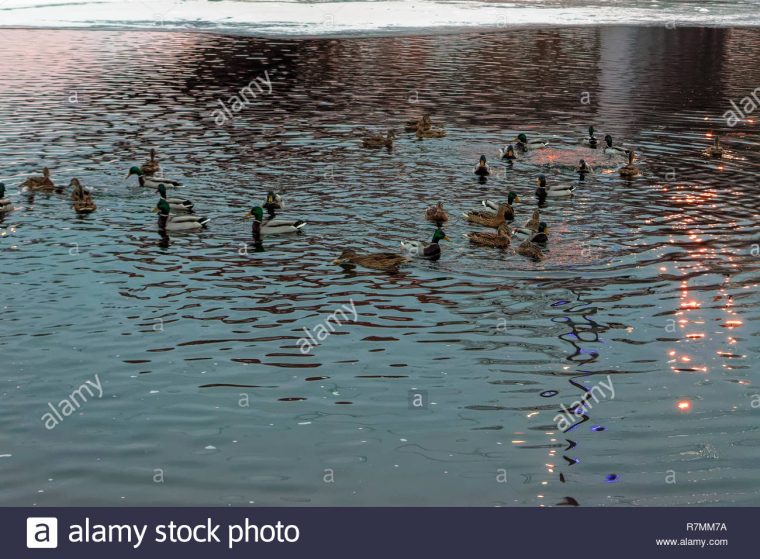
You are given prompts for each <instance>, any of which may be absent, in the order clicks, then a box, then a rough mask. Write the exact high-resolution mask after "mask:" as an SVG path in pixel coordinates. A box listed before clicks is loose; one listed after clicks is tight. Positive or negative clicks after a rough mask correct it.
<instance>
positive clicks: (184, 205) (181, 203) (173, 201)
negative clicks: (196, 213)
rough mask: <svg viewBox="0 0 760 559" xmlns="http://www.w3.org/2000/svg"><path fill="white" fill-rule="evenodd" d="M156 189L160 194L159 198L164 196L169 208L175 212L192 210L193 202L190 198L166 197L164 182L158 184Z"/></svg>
mask: <svg viewBox="0 0 760 559" xmlns="http://www.w3.org/2000/svg"><path fill="white" fill-rule="evenodd" d="M156 191H157V192H158V193H159V194H160V195H161V198H164V199H165V200H166V201H167V202H168V203H169V208H170V209H172V210H174V211H175V212H191V211H193V207H194V206H195V204H193V203H192V202H191V201H190V200H185V199H184V198H168V197H167V196H166V185H165V184H164V183H161V184H159V185H158V188H156Z"/></svg>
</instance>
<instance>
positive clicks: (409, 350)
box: [0, 26, 760, 506]
mask: <svg viewBox="0 0 760 559" xmlns="http://www.w3.org/2000/svg"><path fill="white" fill-rule="evenodd" d="M759 55H760V33H759V32H758V31H755V30H752V29H740V28H734V29H715V28H713V29H710V28H680V27H676V28H675V29H669V28H666V27H633V26H627V27H626V26H622V27H604V28H594V27H585V28H571V27H569V28H558V29H551V30H538V29H535V30H526V29H523V30H506V31H500V32H498V33H460V34H455V35H445V36H435V35H433V36H409V37H375V38H364V39H360V38H342V39H335V38H324V39H317V38H314V39H283V38H280V39H263V38H251V37H232V36H218V35H211V34H199V33H184V32H173V33H167V32H139V31H130V32H117V31H103V30H100V31H93V30H89V31H87V30H22V29H19V30H4V31H2V32H0V161H2V167H1V168H0V181H3V182H5V183H6V185H8V192H7V195H8V196H9V197H10V198H11V200H12V201H13V204H14V206H15V207H16V211H14V212H13V213H11V214H9V215H7V216H6V217H4V218H3V220H2V222H0V247H1V248H2V250H1V251H0V296H1V297H2V304H1V306H2V315H1V321H0V348H1V349H0V351H2V353H3V358H2V365H0V368H1V369H2V375H1V376H0V379H1V380H2V386H1V387H0V402H1V404H2V405H0V472H2V477H3V480H4V483H3V484H2V486H1V487H0V503H2V504H4V505H39V506H43V505H152V504H165V505H219V506H225V505H233V506H238V505H243V506H247V505H249V504H256V505H402V506H405V505H476V506H493V505H506V506H543V505H546V506H553V505H556V504H560V503H567V502H577V503H579V504H581V505H584V506H616V505H618V506H619V505H697V504H715V505H758V503H759V502H760V495H759V494H758V491H760V485H759V484H758V470H757V460H758V457H760V438H759V437H758V413H760V409H758V406H759V405H760V404H758V403H757V401H758V400H759V399H760V398H759V397H758V396H756V394H757V392H758V391H757V388H756V385H755V383H756V381H755V380H754V379H753V377H752V375H753V374H755V373H756V372H757V369H756V366H755V365H753V363H755V364H756V363H757V361H756V360H757V359H758V357H760V355H759V353H760V352H759V351H758V350H759V348H760V344H759V343H758V337H759V336H760V328H759V327H758V324H760V322H758V320H757V319H758V317H759V313H758V303H760V300H759V297H758V290H757V284H758V280H759V279H760V256H758V250H757V245H756V243H758V242H759V240H758V235H757V226H758V203H757V200H758V194H759V193H760V192H759V189H758V188H759V187H758V185H757V179H756V177H757V173H758V169H760V148H759V144H758V140H759V138H758V124H757V122H756V119H757V118H758V117H759V116H760V109H758V110H757V111H756V112H755V113H754V114H746V115H744V117H745V118H742V120H741V122H740V123H739V124H737V125H736V126H733V127H729V126H728V125H727V123H726V119H725V118H724V113H725V112H726V111H727V110H730V109H731V108H732V105H731V101H732V100H734V101H735V102H737V103H739V102H740V100H741V99H742V97H744V96H746V95H748V94H750V92H752V91H753V89H755V88H757V87H758V86H760V67H759V66H758V65H757V60H758V56H759ZM264 76H269V77H270V78H271V92H270V91H269V90H268V89H266V88H265V89H264V92H263V93H262V92H260V93H259V95H258V97H257V98H256V99H255V100H254V101H253V102H251V103H249V104H248V105H247V106H245V107H243V108H242V109H241V110H240V111H239V112H238V113H236V114H234V115H233V118H232V119H231V120H230V121H229V122H227V123H226V124H225V125H223V126H217V125H216V124H215V122H214V117H213V114H214V113H213V111H214V110H215V109H216V108H219V106H220V105H219V102H220V100H222V101H224V100H227V99H228V98H229V97H230V96H232V95H234V94H236V93H237V92H238V91H239V90H240V88H242V87H244V86H245V85H246V84H248V83H249V81H250V80H252V79H254V78H256V77H264ZM425 112H429V113H431V114H432V116H433V119H434V121H436V122H438V123H441V124H443V125H444V126H445V128H446V130H447V131H448V136H447V137H446V138H443V139H438V140H426V141H421V142H420V141H416V140H414V138H413V137H412V136H411V135H410V134H404V133H401V131H402V130H403V124H404V122H405V121H406V119H408V118H413V117H416V116H418V115H420V114H422V113H425ZM589 124H593V125H594V126H595V127H596V129H597V130H598V135H599V136H600V137H601V136H603V135H604V134H606V133H610V134H611V135H612V136H613V137H614V138H615V142H623V143H625V144H626V145H629V146H633V147H635V148H636V149H637V151H638V153H639V155H640V160H639V162H638V164H639V165H640V168H641V171H642V176H640V177H638V178H636V179H634V180H632V181H625V180H623V179H621V178H620V177H619V176H618V174H617V173H616V172H615V167H616V165H617V164H618V163H617V162H615V161H610V160H609V159H608V158H606V157H603V156H602V155H601V154H600V153H599V152H598V151H592V150H589V149H587V148H584V147H582V146H580V145H579V144H578V140H579V139H580V138H581V137H582V136H584V135H585V131H586V128H587V126H588V125H589ZM388 127H393V128H395V129H396V130H398V131H399V132H400V134H399V139H398V140H397V142H396V145H395V147H394V148H393V149H392V150H391V151H387V150H378V151H374V150H364V149H362V148H361V146H360V144H361V141H360V138H361V136H362V134H363V133H364V132H365V131H367V130H371V131H384V130H385V129H387V128H388ZM518 132H526V133H527V134H528V135H529V136H531V137H541V138H544V139H547V140H548V141H549V143H550V147H549V148H547V149H546V150H542V151H540V152H535V153H534V154H532V155H530V156H529V157H527V158H525V159H523V160H520V161H518V162H517V163H516V164H515V165H514V167H513V168H511V169H508V168H506V167H505V166H503V165H501V164H500V163H499V162H498V161H497V159H498V157H497V155H498V154H497V149H498V148H499V147H501V146H503V145H504V143H505V141H507V140H508V139H510V138H512V137H514V135H515V134H516V133H518ZM714 133H720V134H721V137H722V140H723V143H724V145H725V146H726V148H727V150H728V152H727V154H726V156H725V157H724V158H723V159H721V160H711V159H706V158H705V157H704V156H703V155H702V150H703V149H704V148H705V147H706V146H707V145H709V144H710V142H711V136H712V134H714ZM151 147H155V148H156V149H157V150H158V156H159V159H160V161H161V164H162V166H163V168H164V170H165V172H166V174H167V175H170V176H173V177H176V178H181V179H182V180H183V182H184V188H182V189H178V192H179V193H180V195H181V196H184V197H187V198H189V199H191V200H192V201H193V202H194V203H195V205H196V211H197V213H198V214H201V215H207V216H209V217H210V218H211V222H210V223H209V225H208V228H207V229H206V230H204V231H202V232H200V233H185V234H172V235H171V238H170V239H166V238H162V237H161V236H160V235H159V234H158V232H157V231H156V222H155V215H154V214H152V213H150V209H151V208H152V207H153V205H154V204H155V200H156V195H155V194H154V193H153V192H152V191H150V190H149V189H141V188H139V187H136V186H135V182H133V181H125V180H124V175H125V174H126V171H127V169H128V168H129V167H130V166H131V165H133V164H140V163H142V162H144V161H145V160H146V159H147V152H148V150H149V148H151ZM481 154H486V155H487V156H488V157H489V159H490V160H491V163H492V165H493V167H494V169H495V171H496V172H495V174H494V175H493V176H492V177H491V178H490V179H489V180H488V182H487V183H485V184H480V183H478V182H477V181H476V180H475V178H474V176H473V175H472V166H473V165H474V163H475V162H476V160H477V158H478V157H479V156H480V155H481ZM580 157H585V158H587V159H588V160H589V161H590V162H591V164H592V165H593V166H594V167H595V169H596V171H597V172H596V173H595V174H593V175H590V176H588V177H586V179H585V181H583V182H582V183H579V181H578V179H577V177H576V176H575V175H574V174H573V173H571V172H569V171H568V170H567V166H569V165H571V164H574V163H575V162H577V160H578V159H579V158H580ZM42 166H48V167H49V168H50V169H51V172H52V176H53V179H54V180H56V181H57V182H58V183H61V184H68V182H69V180H70V178H72V177H78V178H79V179H80V180H81V181H82V183H83V184H84V185H85V186H88V187H90V188H92V189H93V196H94V198H95V201H96V203H97V204H98V209H97V211H96V212H95V213H93V214H90V215H89V216H87V217H77V216H76V215H75V214H74V212H73V210H72V209H71V207H70V203H69V201H68V197H67V196H66V195H60V194H50V195H39V194H38V195H36V196H30V195H28V194H26V193H21V192H19V189H18V185H19V184H20V183H21V182H22V181H23V179H24V178H25V177H26V176H28V175H29V174H39V172H40V170H41V167H42ZM539 172H543V173H545V174H546V175H547V176H548V180H549V181H550V182H551V183H560V182H563V183H571V182H572V183H578V189H577V191H576V195H575V196H573V197H572V198H567V199H559V200H555V199H552V200H550V201H549V203H548V205H547V207H546V208H544V209H543V210H542V212H543V213H542V219H544V220H545V221H546V222H547V223H548V224H549V225H550V227H551V231H550V242H549V248H548V252H547V257H546V259H545V260H544V261H543V262H541V263H534V262H532V261H529V260H527V259H525V258H523V257H521V256H519V255H517V254H515V253H514V250H508V251H506V252H501V251H497V250H489V249H484V248H476V247H472V246H470V245H469V244H468V243H467V241H466V239H464V238H463V234H464V233H466V232H467V231H470V230H473V228H472V227H470V226H469V225H468V224H466V223H465V222H464V221H463V220H462V219H461V217H460V215H461V212H462V211H464V210H467V209H470V208H474V207H477V206H478V205H479V203H480V201H481V200H482V199H484V198H493V199H502V198H505V197H506V193H507V191H509V190H514V191H516V192H517V193H518V194H520V195H521V197H522V203H521V204H517V205H516V211H517V216H518V217H517V219H518V221H520V222H522V221H525V220H527V219H528V217H529V216H530V212H531V211H532V208H533V207H534V205H535V202H534V199H533V196H532V192H533V189H534V179H535V176H536V175H537V174H538V173H539ZM269 189H275V190H277V191H279V192H281V193H282V195H283V197H284V200H285V203H286V209H285V211H284V212H283V214H282V216H283V217H293V218H300V219H304V220H306V221H307V222H308V225H307V226H306V229H305V231H304V233H303V234H300V235H297V236H291V237H270V238H266V239H265V241H264V245H263V251H256V249H255V248H254V246H253V244H252V243H251V238H250V222H248V221H246V220H244V219H243V214H244V213H245V212H246V211H247V210H248V209H249V208H250V206H251V205H252V204H254V203H255V204H258V203H260V202H261V201H262V200H263V198H264V195H265V193H266V191H267V190H269ZM439 200H440V201H443V202H444V204H445V206H446V207H447V208H448V209H449V212H450V214H451V215H452V220H451V221H450V223H449V224H448V225H447V227H446V231H447V233H448V236H449V237H450V239H451V242H450V243H445V242H444V245H445V246H444V247H443V251H444V252H443V256H442V258H441V259H440V260H439V261H437V262H428V261H415V262H412V263H410V264H409V265H407V266H405V267H403V268H402V270H401V271H400V272H399V273H397V274H385V273H379V272H373V271H369V270H365V269H361V268H359V269H357V270H355V271H354V272H345V271H343V270H342V269H341V268H339V267H337V266H335V265H333V264H332V260H333V259H334V258H335V257H336V256H337V255H338V254H339V253H340V252H341V251H342V250H343V249H344V248H348V247H353V248H356V249H359V250H391V251H395V250H398V243H399V241H400V240H403V239H407V238H413V239H415V238H424V239H427V238H429V237H430V236H431V235H432V232H433V228H432V227H431V226H430V224H427V223H425V222H424V220H423V219H422V216H423V212H424V209H425V208H426V207H427V206H428V205H429V204H431V203H434V202H437V201H439ZM341 305H355V308H356V311H357V313H358V315H357V318H356V320H355V321H346V322H344V323H343V324H342V325H341V326H340V327H339V328H337V329H336V331H335V333H333V334H332V335H331V336H329V337H328V338H327V339H325V340H324V341H323V342H322V343H321V344H320V345H319V346H317V347H315V348H313V350H312V351H311V352H309V354H307V355H304V354H302V353H301V351H300V350H299V347H300V345H299V343H298V340H299V339H300V338H301V337H303V336H304V328H306V329H307V330H309V331H313V330H314V328H316V327H317V326H318V325H319V324H321V323H324V320H325V319H326V318H327V317H328V315H330V314H331V313H333V312H334V311H335V310H336V309H337V308H339V307H340V306H341ZM95 375H98V377H97V378H98V379H99V380H100V381H101V382H102V389H103V395H102V397H100V398H99V397H98V395H97V394H95V395H94V396H92V397H91V398H89V399H88V401H86V402H84V403H81V405H80V406H79V409H77V411H76V412H75V413H74V414H72V415H70V416H68V417H64V418H63V419H62V421H60V423H59V424H58V425H57V426H55V427H54V428H53V429H47V428H46V426H45V423H44V422H43V420H42V417H43V416H44V414H45V413H47V412H49V411H50V407H49V406H48V404H49V403H50V404H51V405H52V406H53V407H60V406H59V404H60V402H61V401H62V400H64V399H65V398H67V397H69V395H71V394H72V391H74V390H75V389H77V388H78V387H80V386H81V385H82V384H83V383H85V382H86V381H87V380H93V379H95V378H96V377H95ZM600 382H603V383H609V382H611V383H612V385H611V386H613V387H614V392H613V391H605V394H604V397H602V398H600V399H599V401H598V402H595V401H593V400H592V401H591V404H593V405H592V406H591V407H590V408H589V409H587V410H586V411H587V413H586V415H587V417H588V420H587V421H584V422H583V423H581V424H578V425H577V426H575V427H573V428H572V429H571V430H570V432H567V433H563V432H562V431H561V430H560V429H558V428H557V425H556V422H557V419H556V416H557V414H558V413H559V412H561V410H562V407H563V406H565V407H570V406H571V405H572V404H573V402H575V401H577V400H578V399H579V398H580V397H581V396H582V395H583V392H584V387H585V389H588V388H591V387H594V386H598V385H599V383H600ZM420 391H422V392H420ZM418 394H421V401H422V402H423V405H422V406H420V407H419V408H418V407H416V406H415V405H413V404H410V402H412V400H413V399H414V397H415V395H418ZM597 394H598V392H597ZM753 403H755V407H753ZM679 404H680V406H681V408H682V409H679ZM568 497H570V498H571V499H572V500H568V499H567V498H568Z"/></svg>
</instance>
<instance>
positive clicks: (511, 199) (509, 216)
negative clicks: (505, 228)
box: [481, 191, 520, 221]
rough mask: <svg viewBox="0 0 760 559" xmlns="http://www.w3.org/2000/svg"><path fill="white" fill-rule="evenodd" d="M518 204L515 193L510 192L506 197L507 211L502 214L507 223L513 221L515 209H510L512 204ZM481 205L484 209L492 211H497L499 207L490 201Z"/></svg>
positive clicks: (518, 200) (484, 201) (517, 197)
mask: <svg viewBox="0 0 760 559" xmlns="http://www.w3.org/2000/svg"><path fill="white" fill-rule="evenodd" d="M518 202H520V197H519V196H518V195H517V193H515V192H511V191H510V193H509V194H508V195H507V209H506V211H505V212H504V219H506V220H507V221H513V220H514V219H515V209H514V208H513V207H512V204H515V203H518ZM481 204H482V205H483V206H485V207H486V208H489V209H491V210H494V211H498V210H499V206H500V204H497V203H496V202H494V201H492V200H483V201H482V202H481Z"/></svg>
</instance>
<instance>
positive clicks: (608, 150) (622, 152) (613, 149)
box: [602, 134, 630, 157]
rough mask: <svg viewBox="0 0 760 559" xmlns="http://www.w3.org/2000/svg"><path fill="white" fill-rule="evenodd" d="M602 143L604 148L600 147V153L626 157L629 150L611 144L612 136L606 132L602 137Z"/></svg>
mask: <svg viewBox="0 0 760 559" xmlns="http://www.w3.org/2000/svg"><path fill="white" fill-rule="evenodd" d="M604 143H605V144H606V145H605V146H604V148H603V149H602V153H604V154H605V155H612V156H618V157H628V154H629V152H630V150H627V149H625V148H623V147H620V146H613V145H612V136H610V135H609V134H607V135H606V136H605V137H604Z"/></svg>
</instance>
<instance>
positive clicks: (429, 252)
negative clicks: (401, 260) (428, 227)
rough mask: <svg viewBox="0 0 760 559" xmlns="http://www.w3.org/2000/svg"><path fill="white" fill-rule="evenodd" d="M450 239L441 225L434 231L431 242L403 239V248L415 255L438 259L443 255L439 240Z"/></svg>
mask: <svg viewBox="0 0 760 559" xmlns="http://www.w3.org/2000/svg"><path fill="white" fill-rule="evenodd" d="M448 240H450V239H449V238H448V237H447V236H446V233H445V232H444V231H443V229H441V228H440V227H438V228H436V230H435V231H434V232H433V240H432V241H430V242H429V243H426V242H424V241H401V249H402V250H405V251H406V252H408V253H409V254H411V255H413V256H418V257H421V258H429V259H430V260H438V258H440V257H441V245H439V244H438V241H448Z"/></svg>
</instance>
